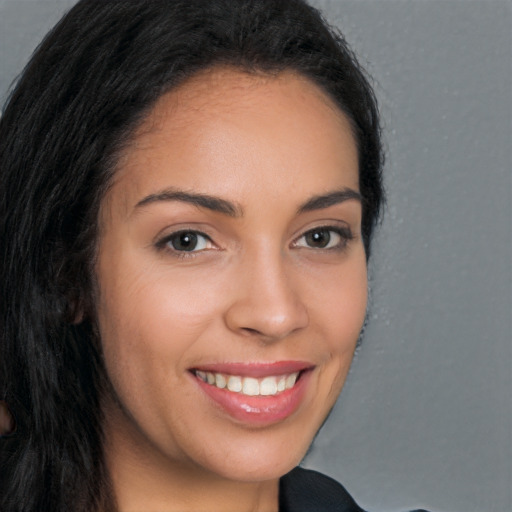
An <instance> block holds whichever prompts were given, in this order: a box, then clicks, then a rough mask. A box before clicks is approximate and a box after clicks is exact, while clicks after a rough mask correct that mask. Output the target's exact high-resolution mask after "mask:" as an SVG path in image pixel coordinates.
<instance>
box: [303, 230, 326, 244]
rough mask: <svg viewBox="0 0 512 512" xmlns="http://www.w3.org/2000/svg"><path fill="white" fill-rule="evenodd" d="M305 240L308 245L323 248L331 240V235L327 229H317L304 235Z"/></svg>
mask: <svg viewBox="0 0 512 512" xmlns="http://www.w3.org/2000/svg"><path fill="white" fill-rule="evenodd" d="M306 240H307V242H308V245H310V246H314V247H319V248H323V247H326V246H327V245H328V244H329V242H330V241H331V235H330V234H329V231H328V230H326V229H319V230H317V231H312V232H311V233H308V234H307V235H306Z"/></svg>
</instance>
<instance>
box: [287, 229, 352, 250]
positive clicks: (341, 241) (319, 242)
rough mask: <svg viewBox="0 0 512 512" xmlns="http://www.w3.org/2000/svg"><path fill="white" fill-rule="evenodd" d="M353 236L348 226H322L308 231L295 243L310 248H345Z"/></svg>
mask: <svg viewBox="0 0 512 512" xmlns="http://www.w3.org/2000/svg"><path fill="white" fill-rule="evenodd" d="M352 238H353V237H352V233H351V232H350V229H348V228H341V227H336V226H322V227H318V228H314V229H310V230H309V231H306V233H304V234H303V235H302V236H301V237H300V238H298V239H297V240H296V241H295V243H294V245H295V247H305V248H308V249H343V248H344V247H345V245H346V244H347V242H348V241H349V240H351V239H352Z"/></svg>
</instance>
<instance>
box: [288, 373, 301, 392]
mask: <svg viewBox="0 0 512 512" xmlns="http://www.w3.org/2000/svg"><path fill="white" fill-rule="evenodd" d="M298 376H299V374H298V373H292V374H291V375H288V377H286V385H285V387H286V389H290V388H293V386H295V382H296V381H297V377H298Z"/></svg>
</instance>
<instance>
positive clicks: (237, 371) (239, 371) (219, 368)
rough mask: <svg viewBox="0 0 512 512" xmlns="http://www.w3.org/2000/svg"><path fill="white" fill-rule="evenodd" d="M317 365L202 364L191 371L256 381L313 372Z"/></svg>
mask: <svg viewBox="0 0 512 512" xmlns="http://www.w3.org/2000/svg"><path fill="white" fill-rule="evenodd" d="M314 366H315V365H313V364H311V363H308V362H305V361H274V362H250V363H239V362H233V363H211V364H201V365H198V366H194V367H193V368H191V369H190V370H191V371H194V370H200V371H203V372H210V373H223V374H227V375H240V376H243V377H254V378H256V379H258V378H263V377H268V376H271V375H285V374H290V373H295V372H300V371H303V370H311V369H313V368H314Z"/></svg>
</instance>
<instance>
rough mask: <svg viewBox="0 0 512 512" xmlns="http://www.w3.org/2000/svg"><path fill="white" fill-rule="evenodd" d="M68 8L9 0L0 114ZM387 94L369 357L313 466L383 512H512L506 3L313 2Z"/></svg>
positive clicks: (510, 25)
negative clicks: (385, 196)
mask: <svg viewBox="0 0 512 512" xmlns="http://www.w3.org/2000/svg"><path fill="white" fill-rule="evenodd" d="M73 3H74V1H73V0H33V1H29V0H0V97H2V98H4V99H5V94H6V91H7V89H8V87H9V85H10V83H11V81H12V80H13V79H14V78H15V76H16V75H17V74H18V73H19V72H20V70H21V69H22V67H23V65H24V63H25V62H26V60H27V58H28V56H29V54H30V52H31V50H32V49H33V48H34V46H35V45H36V44H37V42H38V41H39V39H40V38H41V36H42V35H43V34H44V33H45V31H46V30H47V29H48V28H49V27H50V26H51V25H52V23H53V22H55V21H56V20H57V19H58V17H59V15H60V14H61V12H62V11H64V10H65V9H66V8H67V7H68V6H70V5H72V4H73ZM313 3H314V4H315V5H317V6H319V7H320V8H321V9H322V10H323V11H324V13H325V15H326V16H327V17H328V19H329V20H330V21H331V22H332V23H333V24H336V25H337V26H339V27H340V28H341V29H342V30H343V32H344V33H345V35H346V36H347V39H348V40H349V41H350V42H351V43H352V45H353V47H354V48H355V49H356V51H357V52H358V53H359V55H361V57H362V60H363V62H365V63H366V64H367V67H368V68H369V70H370V72H371V74H372V75H373V76H374V77H375V79H376V87H377V92H378V96H379V98H380V101H381V104H382V110H383V114H384V117H385V121H386V138H387V145H388V161H387V168H386V181H387V188H388V193H389V205H388V211H387V214H386V217H385V222H384V224H383V227H382V229H381V232H380V234H379V236H378V239H377V243H376V246H375V252H374V260H373V264H372V284H371V287H372V297H373V299H372V302H373V304H372V309H371V313H370V318H371V321H370V324H369V327H368V329H367V335H366V337H365V340H364V343H363V345H362V347H361V349H360V350H359V352H358V354H357V357H356V359H355V361H354V364H353V367H352V370H351V374H350V376H349V380H348V382H347V384H346V387H345V390H344V391H343V393H342V396H341V398H340V400H339V402H338V405H337V407H336V408H335V410H334V412H333V414H332V417H331V419H330V420H329V422H328V423H327V424H326V426H325V427H324V429H323V430H322V432H321V433H320V435H319V436H318V438H317V440H316V442H315V445H314V447H313V449H312V450H311V453H310V454H309V456H308V457H307V459H306V461H305V465H306V466H309V467H312V468H317V469H320V470H321V471H324V472H326V473H329V474H331V475H332V476H334V477H335V478H337V479H339V480H341V481H342V482H343V483H344V485H345V486H346V487H347V488H348V489H349V490H350V492H351V493H352V494H353V495H354V497H355V498H356V499H357V500H358V501H359V503H360V504H361V505H362V506H363V507H366V508H367V509H370V510H375V511H379V512H385V511H398V510H405V509H407V508H408V507H415V506H424V507H425V508H428V509H430V510H431V511H432V512H434V511H444V512H484V511H485V512H493V511H496V512H510V511H512V491H511V488H512V398H511V390H512V342H511V340H512V323H511V322H512V320H511V317H512V313H511V312H512V226H511V224H512V200H511V195H512V180H511V165H512V155H511V142H512V140H511V134H512V126H511V123H512V102H511V99H512V98H511V92H512V37H511V34H512V30H511V29H512V2H511V1H501V0H480V1H472V0H352V1H345V0H314V2H313Z"/></svg>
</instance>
